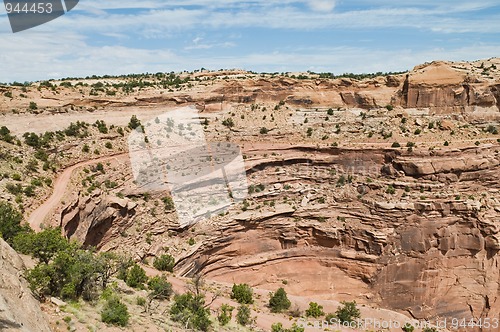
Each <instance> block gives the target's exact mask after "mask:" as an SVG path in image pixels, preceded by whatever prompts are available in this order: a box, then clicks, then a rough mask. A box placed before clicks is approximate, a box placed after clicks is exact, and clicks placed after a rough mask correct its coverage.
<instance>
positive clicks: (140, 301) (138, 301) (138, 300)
mask: <svg viewBox="0 0 500 332" xmlns="http://www.w3.org/2000/svg"><path fill="white" fill-rule="evenodd" d="M135 304H137V305H138V306H141V307H143V306H145V305H146V299H145V298H143V297H142V296H138V297H137V298H136V299H135Z"/></svg>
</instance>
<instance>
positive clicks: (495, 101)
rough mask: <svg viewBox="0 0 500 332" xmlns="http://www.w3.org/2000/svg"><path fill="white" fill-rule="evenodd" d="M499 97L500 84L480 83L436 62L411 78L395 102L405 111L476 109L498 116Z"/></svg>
mask: <svg viewBox="0 0 500 332" xmlns="http://www.w3.org/2000/svg"><path fill="white" fill-rule="evenodd" d="M499 96H500V95H499V93H498V84H492V85H490V84H488V83H485V82H481V81H479V82H478V80H477V79H474V78H471V76H469V73H468V72H466V71H463V70H458V69H455V68H453V67H451V66H450V65H449V64H447V63H442V62H433V63H431V64H429V65H423V66H420V67H417V68H415V69H414V70H413V71H412V72H410V73H409V74H407V75H406V80H405V81H404V83H403V85H402V88H401V89H400V90H399V91H398V92H396V94H395V95H394V97H393V100H394V101H395V103H396V104H399V105H401V106H403V107H405V108H430V109H432V110H433V111H435V112H441V113H442V112H446V113H451V112H453V111H465V110H470V109H471V108H473V107H482V108H493V110H492V111H494V112H498V111H499V110H500V107H499V105H500V100H499V98H498V97H499Z"/></svg>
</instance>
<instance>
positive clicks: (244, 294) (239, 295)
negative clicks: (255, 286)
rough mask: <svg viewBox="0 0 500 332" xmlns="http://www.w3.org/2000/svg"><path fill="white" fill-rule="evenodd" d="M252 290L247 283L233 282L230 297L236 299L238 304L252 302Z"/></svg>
mask: <svg viewBox="0 0 500 332" xmlns="http://www.w3.org/2000/svg"><path fill="white" fill-rule="evenodd" d="M252 295H253V290H252V288H251V287H250V286H249V285H247V284H239V285H237V284H234V285H233V288H232V290H231V299H234V300H236V302H238V303H240V304H251V303H253V298H252Z"/></svg>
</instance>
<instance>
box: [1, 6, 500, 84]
mask: <svg viewBox="0 0 500 332" xmlns="http://www.w3.org/2000/svg"><path fill="white" fill-rule="evenodd" d="M0 7H1V9H0V82H12V81H14V80H15V81H33V80H40V79H48V78H61V77H68V76H72V77H73V76H79V77H81V76H87V75H93V74H97V75H104V74H128V73H143V72H159V71H162V72H169V71H182V70H194V69H199V68H201V67H204V68H208V69H214V70H217V69H221V68H243V69H248V70H253V71H266V72H275V71H279V72H282V71H306V70H312V71H316V72H325V71H327V72H333V73H336V74H340V73H344V72H356V73H361V72H376V71H400V70H407V69H411V68H413V67H414V66H415V65H417V64H419V63H423V62H426V61H431V60H437V59H443V60H476V59H482V58H490V57H498V56H500V2H499V1H498V0H491V1H489V0H476V1H470V0H468V1H464V0H451V1H450V0H440V1H436V0H432V1H430V0H402V1H394V0H185V1H183V0H169V1H165V0H136V1H132V0H80V3H79V4H78V6H77V7H76V8H75V9H73V10H72V11H71V12H69V13H68V14H66V15H65V16H63V17H61V18H59V19H56V20H54V21H52V22H50V23H47V24H45V25H43V26H40V27H36V28H34V29H31V30H27V31H24V32H19V33H16V34H13V33H12V31H11V29H10V26H9V20H8V18H7V15H6V12H5V9H4V8H3V6H0Z"/></svg>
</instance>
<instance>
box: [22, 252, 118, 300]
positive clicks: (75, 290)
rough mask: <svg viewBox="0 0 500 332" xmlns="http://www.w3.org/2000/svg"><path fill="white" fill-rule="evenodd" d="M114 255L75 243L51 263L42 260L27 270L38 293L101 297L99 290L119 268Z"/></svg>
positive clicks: (73, 296) (66, 296) (63, 296)
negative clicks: (116, 265) (97, 252)
mask: <svg viewBox="0 0 500 332" xmlns="http://www.w3.org/2000/svg"><path fill="white" fill-rule="evenodd" d="M113 260H114V258H113V255H111V254H108V253H102V254H95V253H93V252H92V251H89V250H83V249H80V248H79V247H78V246H77V245H76V244H74V243H72V244H69V245H68V246H67V248H65V249H64V250H62V251H59V252H57V253H56V254H55V255H54V256H53V257H52V259H51V260H50V262H49V263H44V262H40V263H38V264H37V265H36V266H35V267H34V268H33V269H31V270H28V271H27V273H26V280H27V281H28V283H29V287H30V289H31V291H32V292H33V294H34V295H36V296H37V297H39V298H44V297H45V296H55V297H62V298H64V299H70V300H76V299H78V298H80V297H83V299H84V300H95V299H97V298H98V290H99V289H103V288H105V287H106V285H107V282H108V280H109V278H110V276H111V275H112V274H114V272H115V268H114V266H115V264H114V263H113Z"/></svg>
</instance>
